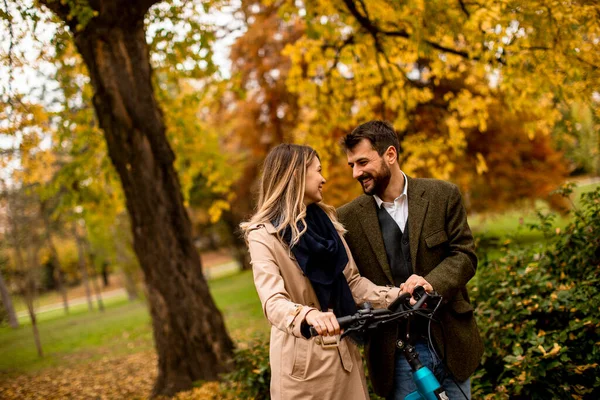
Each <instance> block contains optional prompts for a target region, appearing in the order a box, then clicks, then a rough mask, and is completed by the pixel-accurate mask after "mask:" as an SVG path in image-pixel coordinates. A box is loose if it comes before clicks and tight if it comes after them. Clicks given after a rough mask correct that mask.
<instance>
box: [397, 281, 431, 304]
mask: <svg viewBox="0 0 600 400" xmlns="http://www.w3.org/2000/svg"><path fill="white" fill-rule="evenodd" d="M417 286H422V287H423V289H425V291H426V292H427V293H431V292H433V287H432V286H431V285H430V284H429V282H427V281H426V280H425V278H423V277H422V276H420V275H415V274H413V275H411V276H409V277H408V279H407V280H406V282H404V283H402V284H401V285H400V290H401V291H403V292H406V293H410V294H411V295H412V294H413V290H415V287H417ZM416 302H417V301H416V300H415V299H410V304H411V305H415V304H416Z"/></svg>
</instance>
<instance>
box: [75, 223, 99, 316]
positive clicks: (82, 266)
mask: <svg viewBox="0 0 600 400" xmlns="http://www.w3.org/2000/svg"><path fill="white" fill-rule="evenodd" d="M73 236H74V237H75V243H76V245H77V263H78V264H79V271H80V272H81V281H82V282H83V287H84V288H85V297H86V298H87V303H88V310H89V311H93V310H94V303H93V301H92V291H91V290H90V282H89V278H88V271H87V265H86V262H85V250H84V248H83V240H82V239H81V236H80V235H79V232H78V230H77V222H74V223H73Z"/></svg>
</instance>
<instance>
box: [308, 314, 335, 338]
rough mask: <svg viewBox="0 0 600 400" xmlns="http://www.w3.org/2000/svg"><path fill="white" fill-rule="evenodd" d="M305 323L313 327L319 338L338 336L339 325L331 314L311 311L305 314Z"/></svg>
mask: <svg viewBox="0 0 600 400" xmlns="http://www.w3.org/2000/svg"><path fill="white" fill-rule="evenodd" d="M306 323H307V324H308V325H310V326H313V327H314V328H315V329H316V331H317V333H318V334H319V335H321V336H335V335H339V334H340V324H339V323H338V321H337V318H336V317H335V314H334V313H332V312H321V311H317V310H311V311H309V312H308V313H307V314H306Z"/></svg>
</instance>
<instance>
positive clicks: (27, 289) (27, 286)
mask: <svg viewBox="0 0 600 400" xmlns="http://www.w3.org/2000/svg"><path fill="white" fill-rule="evenodd" d="M30 250H33V251H32V253H31V254H30V255H29V258H30V261H29V268H28V270H27V271H25V278H24V279H25V282H24V287H23V297H24V299H25V304H27V311H28V312H29V318H30V319H31V328H32V330H33V340H34V342H35V348H36V349H37V353H38V356H40V358H41V357H44V351H43V350H42V342H41V340H40V332H39V330H38V326H37V318H36V316H35V308H34V307H33V299H34V296H35V282H34V280H33V277H32V276H31V274H32V271H33V268H34V265H35V263H36V262H37V254H34V252H36V251H37V249H30Z"/></svg>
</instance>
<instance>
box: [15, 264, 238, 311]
mask: <svg viewBox="0 0 600 400" xmlns="http://www.w3.org/2000/svg"><path fill="white" fill-rule="evenodd" d="M239 270H240V266H239V264H238V263H237V262H236V261H229V262H225V263H222V264H219V265H213V266H210V267H208V268H204V271H203V272H204V277H205V278H206V279H207V280H211V279H217V278H220V277H222V276H227V275H230V274H233V273H235V272H237V271H239ZM101 294H102V300H107V299H111V298H114V297H119V296H122V297H125V296H126V295H127V292H126V291H125V289H124V288H118V289H114V290H109V291H106V292H102V293H101ZM92 301H93V302H95V301H96V295H95V294H94V293H92ZM85 303H87V297H86V296H82V297H76V298H73V299H69V307H72V306H77V305H80V304H85ZM63 307H64V305H63V303H62V302H59V303H53V304H47V305H45V306H41V307H37V308H36V309H35V314H36V315H38V314H42V313H45V312H50V311H55V310H62V309H63ZM28 316H29V312H28V311H27V310H24V311H19V312H17V318H25V317H28Z"/></svg>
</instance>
